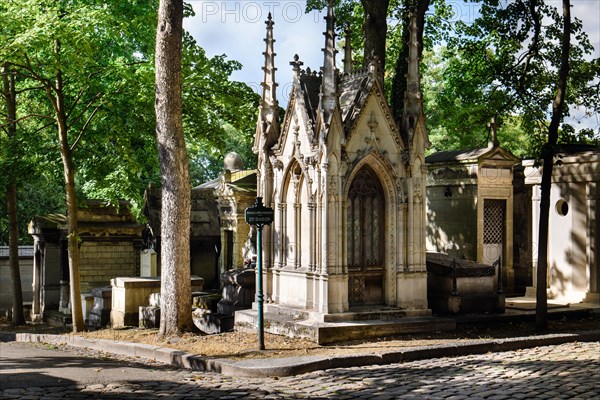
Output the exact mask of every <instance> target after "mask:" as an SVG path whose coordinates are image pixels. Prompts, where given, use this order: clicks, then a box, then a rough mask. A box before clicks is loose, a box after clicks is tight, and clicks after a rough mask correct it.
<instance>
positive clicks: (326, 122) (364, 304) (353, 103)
mask: <svg viewBox="0 0 600 400" xmlns="http://www.w3.org/2000/svg"><path fill="white" fill-rule="evenodd" d="M325 20H326V26H327V28H326V32H325V48H324V49H323V52H324V58H323V66H322V67H321V68H320V72H318V73H317V72H316V71H311V69H310V68H306V69H303V68H302V65H303V63H302V62H301V61H300V59H299V57H298V56H296V57H295V59H294V60H293V61H292V62H291V63H290V64H291V66H292V74H293V89H292V92H291V96H290V100H289V102H288V105H287V109H286V112H285V117H284V119H283V122H282V123H280V122H279V119H278V107H279V106H278V102H277V100H276V91H275V89H276V85H277V84H276V80H275V70H276V68H275V65H274V57H275V53H274V41H275V40H274V39H273V25H274V23H273V21H272V20H271V17H270V16H269V19H268V21H267V22H266V24H267V38H266V39H265V41H266V50H265V52H264V55H265V64H264V68H263V70H264V81H263V83H262V86H263V94H262V102H261V107H260V111H259V118H258V123H257V130H256V138H255V142H254V151H255V152H256V153H257V154H258V173H257V195H258V196H260V197H262V198H263V199H264V202H265V205H266V206H269V207H272V208H273V209H274V210H275V221H274V222H273V224H272V225H271V226H270V227H267V228H265V232H264V235H263V238H264V239H263V260H264V261H263V262H264V267H265V268H264V269H265V271H266V273H265V276H264V278H263V279H264V287H265V288H266V293H265V299H266V300H267V302H268V304H267V308H266V310H267V312H272V313H280V314H293V313H294V312H297V311H298V310H302V311H303V312H305V313H307V314H309V315H310V317H311V318H312V319H314V320H317V321H328V320H343V319H344V315H351V314H352V312H354V311H357V310H365V309H374V308H379V309H382V308H383V309H393V310H397V311H399V310H404V312H405V313H404V315H429V314H430V311H429V310H428V308H427V276H426V275H427V273H426V267H425V226H424V224H425V177H426V169H425V165H424V163H425V161H424V150H425V148H426V147H427V146H428V144H429V142H428V138H427V133H426V130H425V122H424V115H423V111H422V101H421V96H420V91H419V83H418V59H417V44H416V41H415V40H414V38H413V39H412V40H411V46H410V54H411V56H410V62H409V73H408V75H407V79H408V88H409V90H408V94H407V96H406V98H405V102H406V107H405V111H404V115H403V117H402V120H401V123H400V124H397V123H396V122H395V120H394V118H393V116H392V113H391V111H390V108H389V106H388V103H387V101H386V98H385V95H384V92H383V88H382V79H383V78H382V73H381V72H380V66H379V62H378V60H377V59H375V58H374V57H372V59H371V60H370V63H369V65H368V68H366V69H363V70H358V71H356V70H354V71H353V70H351V69H352V68H351V66H352V62H351V51H350V42H349V39H347V40H346V46H345V59H344V71H343V72H342V71H339V70H338V68H336V62H335V58H336V50H335V38H334V26H333V24H334V18H333V15H332V11H331V9H329V10H328V15H327V17H326V18H325Z"/></svg>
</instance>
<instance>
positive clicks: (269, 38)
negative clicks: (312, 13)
mask: <svg viewBox="0 0 600 400" xmlns="http://www.w3.org/2000/svg"><path fill="white" fill-rule="evenodd" d="M265 24H266V25H267V33H266V37H265V39H264V41H265V43H266V48H265V51H264V52H263V55H264V56H265V65H264V66H263V67H262V70H263V71H264V77H263V81H262V83H261V86H262V88H263V90H262V99H261V103H260V107H259V129H260V130H261V134H262V136H263V137H264V143H263V146H266V147H269V146H272V145H273V144H274V143H275V142H276V141H277V138H278V136H279V123H278V116H279V103H278V102H277V95H276V92H277V83H276V82H275V71H277V68H275V55H276V53H275V51H274V47H273V44H274V43H275V39H273V25H275V23H274V22H273V19H272V17H271V13H269V16H268V17H267V20H266V21H265Z"/></svg>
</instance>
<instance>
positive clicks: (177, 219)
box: [155, 0, 192, 336]
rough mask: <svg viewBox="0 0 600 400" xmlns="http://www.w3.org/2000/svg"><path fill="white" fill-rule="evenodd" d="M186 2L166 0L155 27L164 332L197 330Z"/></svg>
mask: <svg viewBox="0 0 600 400" xmlns="http://www.w3.org/2000/svg"><path fill="white" fill-rule="evenodd" d="M182 25H183V0H161V1H160V5H159V9H158V27H157V31H156V53H155V57H156V63H155V65H156V86H155V87H156V89H155V90H156V92H155V93H156V94H155V95H156V100H155V109H156V139H157V142H158V156H159V160H160V171H161V179H162V210H161V241H162V246H161V248H162V251H161V288H160V292H161V300H160V302H161V316H160V332H159V335H161V336H166V335H179V334H181V333H182V332H185V331H189V330H191V329H192V307H191V304H190V301H191V282H190V269H189V265H190V240H189V238H190V182H189V169H188V168H189V166H188V158H187V151H186V147H185V138H184V136H183V117H182V108H183V107H182V94H181V61H182V37H183V26H182Z"/></svg>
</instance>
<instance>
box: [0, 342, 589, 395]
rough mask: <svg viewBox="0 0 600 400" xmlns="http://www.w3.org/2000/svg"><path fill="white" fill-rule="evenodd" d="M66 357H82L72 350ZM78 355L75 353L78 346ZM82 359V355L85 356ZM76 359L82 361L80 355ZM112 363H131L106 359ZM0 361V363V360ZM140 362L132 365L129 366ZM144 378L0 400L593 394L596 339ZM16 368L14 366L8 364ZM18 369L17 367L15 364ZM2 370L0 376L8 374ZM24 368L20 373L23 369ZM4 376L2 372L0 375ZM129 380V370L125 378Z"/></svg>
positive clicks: (22, 391) (30, 390)
mask: <svg viewBox="0 0 600 400" xmlns="http://www.w3.org/2000/svg"><path fill="white" fill-rule="evenodd" d="M69 351H70V352H72V354H74V355H72V356H71V357H72V358H73V359H75V357H76V356H77V357H80V358H81V357H83V356H82V354H76V353H77V352H74V351H72V350H69ZM80 353H81V352H80ZM87 360H88V362H91V361H89V360H90V359H89V358H88V359H87ZM81 362H82V365H85V363H86V359H85V358H83V361H81ZM110 362H111V363H113V367H114V368H123V371H125V370H126V368H128V367H130V366H131V365H132V364H131V363H129V362H127V361H126V360H123V359H121V360H114V361H110ZM0 366H1V365H0ZM137 367H138V368H139V367H140V366H139V365H138V366H137ZM146 368H148V369H151V368H152V369H153V371H152V373H149V374H148V378H149V379H141V380H140V379H128V376H127V374H123V375H124V376H122V377H120V379H117V380H115V381H113V382H111V383H107V382H104V383H93V384H89V383H88V384H80V383H78V382H77V377H76V376H73V377H71V381H72V383H69V384H67V385H66V386H56V385H55V386H47V387H37V386H36V385H35V383H33V384H30V385H29V386H28V387H26V388H11V389H6V390H4V391H3V392H0V398H2V399H13V398H15V399H29V400H34V399H58V398H81V399H83V398H85V399H87V398H97V399H158V398H173V399H246V398H250V399H257V398H261V399H290V398H312V399H319V398H322V399H355V398H357V399H373V400H374V399H424V398H426V399H465V398H469V399H477V398H481V399H533V398H535V399H544V398H546V399H578V398H590V399H593V398H595V399H598V398H600V383H599V382H600V343H598V342H595V343H569V344H564V345H559V346H546V347H538V348H533V349H526V350H520V351H512V352H504V353H488V354H484V355H473V356H465V357H455V358H442V359H431V360H422V361H414V362H407V363H401V364H391V365H384V366H369V367H355V368H340V369H332V370H327V371H318V372H314V373H309V374H304V375H298V376H295V377H288V378H279V379H277V378H260V379H259V378H234V377H227V376H222V375H218V374H213V373H200V372H190V371H177V370H172V369H165V370H164V371H163V372H161V371H160V370H158V372H157V370H156V366H147V367H146ZM15 371H16V370H15ZM18 371H21V370H18ZM10 373H11V369H10V368H9V369H6V368H4V369H2V370H1V371H0V379H10ZM23 373H27V371H25V372H23ZM5 374H6V375H5ZM131 378H133V376H131Z"/></svg>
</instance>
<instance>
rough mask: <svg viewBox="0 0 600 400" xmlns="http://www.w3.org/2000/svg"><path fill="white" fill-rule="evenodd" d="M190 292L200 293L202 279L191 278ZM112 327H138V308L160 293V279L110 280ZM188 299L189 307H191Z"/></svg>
mask: <svg viewBox="0 0 600 400" xmlns="http://www.w3.org/2000/svg"><path fill="white" fill-rule="evenodd" d="M191 285H192V291H201V290H202V287H203V285H204V279H202V278H201V277H199V276H192V277H191ZM111 286H112V306H111V312H110V320H111V324H112V326H113V327H122V326H137V325H139V307H140V306H146V305H148V304H149V298H150V294H152V293H157V292H160V277H119V278H114V279H111ZM191 301H192V300H191V299H190V306H191Z"/></svg>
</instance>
